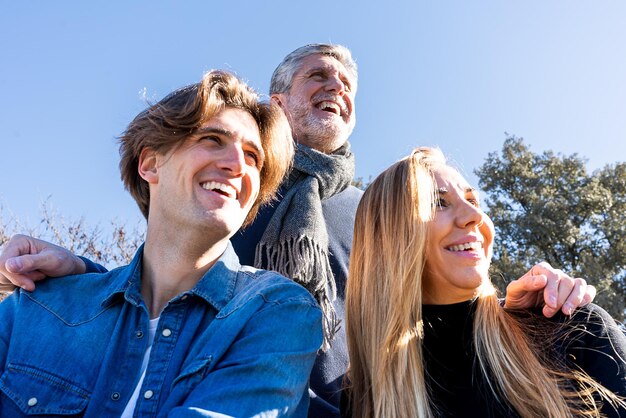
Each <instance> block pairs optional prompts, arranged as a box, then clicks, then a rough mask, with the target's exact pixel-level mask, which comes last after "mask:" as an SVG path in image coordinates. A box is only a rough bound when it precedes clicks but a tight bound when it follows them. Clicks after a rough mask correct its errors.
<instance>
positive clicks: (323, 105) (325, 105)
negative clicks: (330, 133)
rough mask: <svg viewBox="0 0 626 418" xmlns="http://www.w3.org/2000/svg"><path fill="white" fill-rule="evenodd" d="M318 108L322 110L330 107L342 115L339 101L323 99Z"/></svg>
mask: <svg viewBox="0 0 626 418" xmlns="http://www.w3.org/2000/svg"><path fill="white" fill-rule="evenodd" d="M318 108H319V109H321V110H326V109H330V110H332V111H333V112H334V113H336V114H338V115H341V108H340V107H339V105H338V104H337V103H333V102H327V101H323V102H321V103H320V104H319V105H318Z"/></svg>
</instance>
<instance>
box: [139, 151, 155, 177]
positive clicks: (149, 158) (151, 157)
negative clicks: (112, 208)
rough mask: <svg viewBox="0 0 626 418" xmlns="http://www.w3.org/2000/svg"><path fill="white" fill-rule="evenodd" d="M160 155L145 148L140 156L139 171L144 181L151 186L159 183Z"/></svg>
mask: <svg viewBox="0 0 626 418" xmlns="http://www.w3.org/2000/svg"><path fill="white" fill-rule="evenodd" d="M158 168H159V155H158V154H157V152H156V151H155V150H153V149H152V148H144V149H142V150H141V154H139V164H138V167H137V171H138V172H139V175H140V176H141V178H142V179H144V180H145V181H147V182H148V183H149V184H156V183H158V182H159V173H158V171H159V170H158Z"/></svg>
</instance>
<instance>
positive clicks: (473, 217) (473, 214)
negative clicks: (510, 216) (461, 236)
mask: <svg viewBox="0 0 626 418" xmlns="http://www.w3.org/2000/svg"><path fill="white" fill-rule="evenodd" d="M458 211H459V213H458V214H457V216H456V222H457V226H458V227H459V228H470V227H473V226H477V225H481V224H482V223H484V222H485V218H486V217H487V215H486V214H485V212H483V211H482V210H481V209H480V208H479V207H477V206H474V205H472V204H471V203H470V202H464V204H463V205H462V206H461V207H459V208H458Z"/></svg>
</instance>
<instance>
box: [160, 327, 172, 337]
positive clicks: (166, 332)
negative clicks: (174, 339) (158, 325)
mask: <svg viewBox="0 0 626 418" xmlns="http://www.w3.org/2000/svg"><path fill="white" fill-rule="evenodd" d="M161 334H162V335H163V336H164V337H169V336H170V335H172V331H171V330H170V329H169V328H165V329H164V330H163V332H162V333H161Z"/></svg>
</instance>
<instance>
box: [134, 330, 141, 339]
mask: <svg viewBox="0 0 626 418" xmlns="http://www.w3.org/2000/svg"><path fill="white" fill-rule="evenodd" d="M135 337H137V338H143V331H137V332H135Z"/></svg>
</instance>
